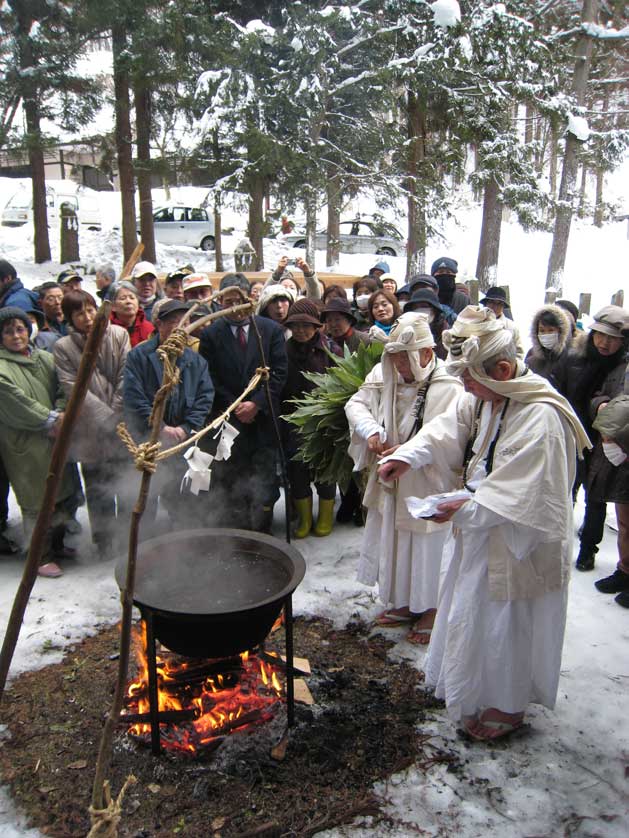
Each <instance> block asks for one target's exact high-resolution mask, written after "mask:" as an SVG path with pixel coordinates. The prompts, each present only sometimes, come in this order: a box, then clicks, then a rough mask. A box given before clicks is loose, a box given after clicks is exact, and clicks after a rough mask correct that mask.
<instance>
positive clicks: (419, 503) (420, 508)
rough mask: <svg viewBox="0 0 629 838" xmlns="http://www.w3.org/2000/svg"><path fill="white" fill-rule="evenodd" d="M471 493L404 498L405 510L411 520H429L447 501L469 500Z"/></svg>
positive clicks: (444, 493)
mask: <svg viewBox="0 0 629 838" xmlns="http://www.w3.org/2000/svg"><path fill="white" fill-rule="evenodd" d="M471 497H472V493H471V492H468V490H467V489H461V490H460V491H458V492H442V493H441V494H440V495H429V496H428V497H427V498H413V497H411V498H406V508H407V509H408V511H409V513H410V514H411V515H412V516H413V518H431V517H432V516H433V515H436V514H437V507H438V506H440V505H441V504H442V503H445V502H446V501H449V500H469V498H471Z"/></svg>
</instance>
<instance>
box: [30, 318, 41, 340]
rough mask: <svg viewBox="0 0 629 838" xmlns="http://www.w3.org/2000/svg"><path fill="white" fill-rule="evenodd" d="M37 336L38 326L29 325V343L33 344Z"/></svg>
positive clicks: (34, 324) (35, 324)
mask: <svg viewBox="0 0 629 838" xmlns="http://www.w3.org/2000/svg"><path fill="white" fill-rule="evenodd" d="M38 334H39V326H38V325H37V323H31V336H30V338H29V341H30V342H31V343H35V338H36V337H37V335H38Z"/></svg>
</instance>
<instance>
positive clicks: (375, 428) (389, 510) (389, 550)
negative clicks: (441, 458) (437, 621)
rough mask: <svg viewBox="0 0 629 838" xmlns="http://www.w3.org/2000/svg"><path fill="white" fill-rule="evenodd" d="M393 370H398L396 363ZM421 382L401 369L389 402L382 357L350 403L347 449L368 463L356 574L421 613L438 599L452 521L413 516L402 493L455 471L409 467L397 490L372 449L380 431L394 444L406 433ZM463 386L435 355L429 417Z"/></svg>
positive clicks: (428, 488) (426, 488) (418, 490)
mask: <svg viewBox="0 0 629 838" xmlns="http://www.w3.org/2000/svg"><path fill="white" fill-rule="evenodd" d="M393 374H395V375H396V376H397V373H395V372H394V371H393ZM419 387H420V385H419V384H417V383H415V382H414V383H412V384H405V383H404V381H403V380H402V378H401V377H399V376H398V378H397V386H396V388H395V394H394V395H393V396H389V397H390V398H394V400H395V405H394V406H393V405H387V404H386V398H387V396H386V395H385V388H384V387H383V371H382V365H381V364H377V365H376V366H375V367H374V369H373V370H372V371H371V372H370V373H369V375H368V376H367V379H366V380H365V384H364V385H363V387H361V389H360V390H359V391H358V392H357V393H356V394H355V395H354V396H353V397H352V398H351V399H350V400H349V402H348V403H347V405H346V408H345V411H346V413H347V417H348V420H349V424H350V431H351V435H352V436H351V444H350V448H349V453H350V456H351V457H352V458H353V459H354V462H355V464H356V468H357V469H361V468H364V467H366V466H369V467H370V468H371V473H370V476H369V481H368V483H367V489H366V491H365V497H364V504H365V506H366V507H367V509H368V514H367V522H366V524H365V533H364V537H363V542H362V547H361V553H360V563H359V566H358V574H357V578H358V581H359V582H362V583H363V584H364V585H370V586H373V585H375V584H376V582H377V583H378V592H379V597H380V599H381V600H382V602H383V603H385V604H387V605H392V606H393V607H394V608H403V607H408V608H410V610H411V611H412V612H413V613H416V614H419V613H421V612H423V611H426V610H427V609H429V608H436V607H437V598H438V592H439V577H440V569H441V555H442V553H443V545H444V543H445V541H446V539H447V536H448V532H449V529H450V528H449V527H443V526H439V525H435V524H432V523H430V522H424V521H414V520H413V519H412V518H411V517H410V515H409V514H408V511H407V509H406V504H405V503H404V498H405V497H408V496H410V495H415V496H418V497H425V496H427V495H430V494H434V493H435V492H441V491H444V490H445V489H446V488H447V487H448V485H449V483H450V481H451V479H452V476H444V475H443V474H440V473H439V472H437V471H436V470H431V469H425V470H422V471H421V472H409V474H408V475H405V476H404V477H403V478H402V479H401V480H400V481H399V483H398V486H397V490H396V491H393V490H387V489H385V488H384V487H383V486H382V485H381V484H379V483H378V482H377V475H376V466H377V463H376V458H375V457H374V456H373V455H372V454H370V453H369V451H368V448H367V440H368V439H369V437H370V436H372V435H373V434H375V433H380V435H381V439H382V441H384V440H385V439H388V440H389V442H391V443H392V444H394V443H396V442H397V441H400V440H401V441H403V440H405V439H406V438H407V437H408V435H409V434H410V432H411V430H412V428H413V423H414V421H415V420H414V416H413V406H414V404H415V400H416V398H417V392H418V389H419ZM460 392H461V385H460V383H459V381H458V380H457V379H455V378H452V377H451V376H449V375H448V374H447V373H446V371H445V368H444V366H443V364H442V363H441V362H440V361H437V366H436V369H435V371H434V373H433V376H432V379H431V382H430V385H429V387H428V391H427V395H426V405H425V410H424V425H425V424H426V423H428V422H430V420H431V419H433V418H434V417H435V416H438V415H439V414H440V413H442V412H443V411H444V410H445V409H446V408H447V406H448V405H449V404H450V403H451V402H452V401H454V400H456V397H457V396H458V394H459V393H460ZM393 407H395V420H393V409H392V408H393ZM392 424H394V425H395V428H392V427H391V425H392Z"/></svg>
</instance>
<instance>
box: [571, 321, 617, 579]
mask: <svg viewBox="0 0 629 838" xmlns="http://www.w3.org/2000/svg"><path fill="white" fill-rule="evenodd" d="M628 345H629V312H627V311H625V309H623V308H620V307H619V306H613V305H611V306H605V307H604V308H602V309H601V310H600V311H599V312H597V313H596V314H595V315H594V322H593V323H592V326H591V331H590V334H589V335H588V337H587V341H586V342H585V346H584V348H583V349H582V350H581V351H577V352H575V353H574V354H572V353H571V355H570V356H569V357H568V361H567V364H568V369H567V374H566V382H567V384H566V394H565V395H566V397H567V399H568V401H569V402H570V404H571V405H572V407H573V408H574V410H575V411H576V413H577V416H578V417H579V419H580V420H581V423H582V424H583V427H584V428H585V430H586V431H587V433H588V436H589V437H590V439H591V440H592V442H593V443H596V442H597V439H598V435H597V433H596V431H594V430H593V428H592V422H593V420H594V416H595V412H594V413H592V412H591V411H592V400H593V399H594V397H595V395H596V393H597V392H598V391H601V390H602V388H603V385H604V383H605V380H606V379H607V377H608V376H609V375H610V374H611V373H613V372H614V371H616V372H617V373H618V371H619V370H621V371H624V368H625V366H626V364H627V347H628ZM591 465H592V454H591V453H589V454H588V453H587V452H586V456H585V460H584V468H582V472H581V479H582V482H583V483H584V484H585V487H586V491H585V517H584V519H583V526H582V527H581V531H580V532H581V535H580V539H581V545H580V548H579V555H578V557H577V561H576V568H577V570H585V571H587V570H593V569H594V557H595V555H596V553H597V552H598V545H599V543H600V541H601V538H602V537H603V528H604V526H605V515H606V511H607V506H606V502H605V500H603V499H601V498H600V497H599V496H594V495H590V493H589V492H588V483H589V481H588V473H589V470H590V468H591Z"/></svg>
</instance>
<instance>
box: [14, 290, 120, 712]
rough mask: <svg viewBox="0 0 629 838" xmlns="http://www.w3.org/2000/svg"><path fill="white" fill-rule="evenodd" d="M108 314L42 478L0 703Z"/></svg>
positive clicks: (101, 318)
mask: <svg viewBox="0 0 629 838" xmlns="http://www.w3.org/2000/svg"><path fill="white" fill-rule="evenodd" d="M110 310H111V303H108V302H105V303H103V305H102V306H101V307H100V309H99V310H98V313H97V315H96V318H95V320H94V325H93V327H92V331H91V332H90V334H89V337H88V339H87V341H86V343H85V349H84V350H83V354H82V356H81V363H80V365H79V370H78V373H77V377H76V384H75V385H74V387H73V389H72V395H71V396H70V399H69V401H68V406H67V407H66V409H65V411H64V414H63V421H62V423H61V428H60V430H59V435H58V436H57V438H56V440H55V442H54V445H53V447H52V453H51V455H50V466H49V468H48V477H47V478H46V489H45V491H44V498H43V500H42V505H41V509H40V510H39V515H38V516H37V521H36V523H35V529H34V530H33V535H32V537H31V543H30V546H29V549H28V557H27V559H26V564H25V565H24V572H23V574H22V580H21V582H20V585H19V588H18V590H17V593H16V595H15V600H14V602H13V608H12V610H11V616H10V617H9V623H8V625H7V631H6V635H5V637H4V643H3V644H2V651H1V652H0V701H1V700H2V696H3V694H4V687H5V685H6V681H7V676H8V674H9V667H10V666H11V661H12V660H13V654H14V652H15V647H16V645H17V641H18V637H19V636H20V628H21V627H22V621H23V620H24V613H25V612H26V606H27V605H28V600H29V598H30V595H31V591H32V590H33V585H34V584H35V580H36V579H37V569H38V567H39V565H40V563H41V558H42V555H43V552H44V546H45V544H46V536H47V533H48V530H49V529H50V523H51V521H52V514H53V511H54V508H55V502H56V497H57V489H58V488H59V482H60V481H61V477H62V474H63V468H64V466H65V463H66V459H67V457H68V449H69V448H70V442H71V441H72V431H73V430H74V425H75V424H76V420H77V419H78V417H79V414H80V412H81V407H82V406H83V401H84V399H85V394H86V393H87V388H88V387H89V383H90V379H91V377H92V372H93V371H94V367H95V366H96V360H97V358H98V353H99V351H100V345H101V343H102V340H103V336H104V334H105V330H106V328H107V324H108V323H109V312H110Z"/></svg>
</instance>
